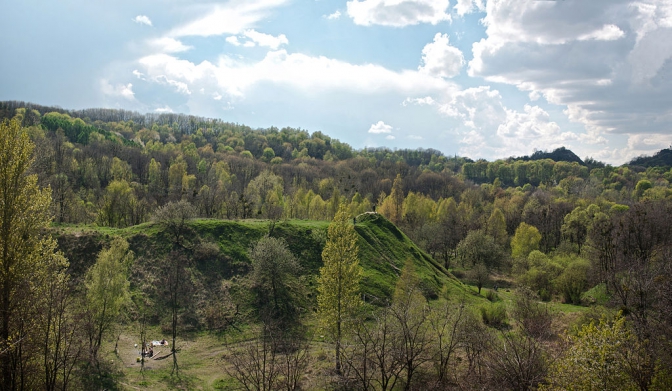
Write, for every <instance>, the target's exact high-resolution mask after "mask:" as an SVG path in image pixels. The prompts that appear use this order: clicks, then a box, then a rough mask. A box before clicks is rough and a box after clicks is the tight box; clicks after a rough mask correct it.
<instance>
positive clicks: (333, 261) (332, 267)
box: [317, 204, 362, 373]
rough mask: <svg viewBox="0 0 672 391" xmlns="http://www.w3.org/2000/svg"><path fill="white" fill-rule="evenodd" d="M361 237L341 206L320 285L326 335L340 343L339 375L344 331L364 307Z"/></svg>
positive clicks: (331, 229)
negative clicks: (354, 315)
mask: <svg viewBox="0 0 672 391" xmlns="http://www.w3.org/2000/svg"><path fill="white" fill-rule="evenodd" d="M358 253H359V247H358V246H357V233H356V232H355V228H354V226H353V225H352V223H351V220H350V216H349V215H348V213H347V208H346V206H345V204H343V205H341V207H340V208H339V209H338V212H337V213H336V216H335V217H334V220H333V221H332V223H331V224H330V225H329V229H328V233H327V243H326V245H325V246H324V251H322V261H323V262H324V266H322V267H321V268H320V275H319V276H318V279H317V282H318V286H317V290H318V296H317V306H318V309H317V311H318V316H319V318H320V321H321V323H322V326H323V327H324V329H325V331H326V332H327V333H328V334H329V336H330V337H331V338H332V339H333V340H334V342H335V343H336V371H337V372H339V373H340V371H341V351H340V350H341V341H342V338H343V333H344V331H345V330H344V328H345V326H346V325H348V323H349V320H350V318H351V316H352V315H353V314H354V313H355V311H356V310H357V309H358V308H359V307H360V305H361V303H362V301H361V299H360V297H359V281H360V280H361V276H362V268H361V267H360V266H359V254H358Z"/></svg>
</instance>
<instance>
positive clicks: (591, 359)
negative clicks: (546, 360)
mask: <svg viewBox="0 0 672 391" xmlns="http://www.w3.org/2000/svg"><path fill="white" fill-rule="evenodd" d="M633 339H634V336H633V334H632V333H631V332H630V330H628V327H627V325H626V324H625V318H624V317H619V318H618V319H616V320H615V321H613V322H609V321H607V320H604V319H602V320H601V321H600V323H599V324H595V323H593V322H591V323H590V324H588V325H584V326H583V327H582V328H581V330H580V331H579V332H578V333H577V335H575V336H572V335H567V336H566V337H565V340H566V341H567V343H568V344H569V349H568V350H567V351H566V352H565V354H564V356H563V357H562V358H561V359H559V360H558V361H557V362H555V363H554V365H552V366H551V370H550V373H549V376H548V379H547V380H548V382H549V385H548V387H545V388H544V389H545V390H549V391H551V390H568V389H570V390H634V389H636V388H637V387H636V385H635V384H634V382H633V381H632V380H631V379H630V378H629V376H628V373H627V368H628V365H629V364H628V355H627V349H626V347H627V346H628V345H629V344H631V343H632V342H633Z"/></svg>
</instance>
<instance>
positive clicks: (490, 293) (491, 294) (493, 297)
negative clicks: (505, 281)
mask: <svg viewBox="0 0 672 391" xmlns="http://www.w3.org/2000/svg"><path fill="white" fill-rule="evenodd" d="M485 298H486V299H488V301H489V302H491V303H494V302H496V301H500V300H501V299H500V298H499V295H498V294H497V292H495V291H494V289H488V290H486V291H485Z"/></svg>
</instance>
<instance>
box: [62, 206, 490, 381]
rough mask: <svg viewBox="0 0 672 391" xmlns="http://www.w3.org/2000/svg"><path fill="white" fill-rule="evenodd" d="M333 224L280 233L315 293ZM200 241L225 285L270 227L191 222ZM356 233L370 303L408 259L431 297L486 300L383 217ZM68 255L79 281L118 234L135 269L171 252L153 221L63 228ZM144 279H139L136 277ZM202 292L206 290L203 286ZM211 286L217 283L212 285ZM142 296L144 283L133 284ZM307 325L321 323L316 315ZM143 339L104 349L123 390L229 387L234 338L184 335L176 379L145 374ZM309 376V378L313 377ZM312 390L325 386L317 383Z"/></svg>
mask: <svg viewBox="0 0 672 391" xmlns="http://www.w3.org/2000/svg"><path fill="white" fill-rule="evenodd" d="M328 225H329V223H328V222H324V221H305V220H291V221H286V222H281V223H278V224H277V225H276V227H275V229H274V232H273V235H274V236H278V237H283V238H285V240H286V241H287V243H288V245H289V248H290V250H291V251H292V252H293V253H294V254H295V255H296V256H297V257H298V258H299V259H300V261H301V264H302V266H303V269H304V272H305V274H307V275H308V276H309V278H308V279H307V281H308V283H309V284H311V286H312V287H313V288H314V278H310V276H312V277H314V276H316V275H317V274H318V273H319V267H320V266H321V264H322V261H321V252H322V248H323V246H324V240H325V238H326V229H327V227H328ZM191 227H192V228H193V230H194V232H195V235H197V236H198V237H199V238H200V240H201V241H206V242H211V243H216V244H217V245H218V247H219V250H220V251H219V252H220V254H219V255H218V256H217V257H216V258H213V259H208V260H201V261H198V262H197V263H196V267H197V268H198V269H199V271H200V274H199V275H200V276H203V278H204V279H206V278H209V279H211V280H218V279H221V278H231V277H232V276H233V275H235V274H237V273H245V272H246V271H247V270H249V258H248V255H247V252H248V249H249V247H250V245H252V244H253V243H254V242H256V241H257V240H259V238H261V237H262V236H264V235H266V234H267V233H268V222H267V221H260V220H245V221H224V220H196V221H193V222H192V223H191ZM355 229H356V231H357V233H358V234H359V243H358V244H359V248H360V263H361V265H362V267H363V269H364V280H363V283H362V291H363V293H364V294H365V295H366V298H367V300H370V299H371V298H374V297H378V298H382V297H389V295H391V294H392V292H393V291H394V286H395V284H396V281H397V277H398V275H399V273H400V271H401V270H400V269H401V268H402V267H403V265H404V263H405V261H406V260H407V259H409V258H410V259H412V260H413V262H414V264H415V266H416V272H417V273H418V275H419V277H420V279H421V281H422V286H423V290H424V291H425V293H426V294H427V295H428V296H432V297H436V296H444V295H447V296H448V297H450V298H452V299H455V300H462V301H466V302H468V303H473V304H478V303H484V302H486V300H485V299H483V298H481V297H479V296H478V295H476V293H475V292H473V291H472V290H471V289H470V287H468V286H466V285H463V284H462V283H461V282H459V281H458V280H457V279H455V278H454V277H453V276H452V275H451V274H450V273H448V272H447V271H446V270H445V269H444V268H443V267H442V266H441V265H440V264H438V263H437V262H436V261H434V260H433V259H432V258H431V257H429V256H428V255H427V254H426V253H424V252H423V251H421V250H420V249H419V248H418V247H417V246H416V245H415V244H414V243H413V242H412V241H411V240H410V239H409V238H408V237H407V236H406V235H404V234H403V233H402V232H401V231H399V230H398V229H397V228H396V227H395V226H394V225H393V224H392V223H390V222H389V221H387V220H386V219H385V218H383V217H382V216H380V215H373V214H371V215H362V216H359V218H358V221H357V224H356V225H355ZM53 233H54V235H55V236H56V237H57V239H58V241H59V245H60V248H61V250H62V251H63V252H64V254H65V255H66V256H67V257H68V258H69V259H70V262H71V272H72V273H73V274H74V278H78V277H79V276H81V275H82V273H83V272H84V271H85V270H86V268H87V267H89V266H90V265H91V264H92V263H93V262H94V261H95V254H97V252H98V251H100V250H101V249H102V248H103V247H104V246H105V245H106V244H107V243H109V241H111V239H112V237H113V236H116V235H119V236H122V237H125V238H126V239H127V240H128V241H129V243H130V245H131V249H132V250H133V251H134V252H135V253H136V265H135V266H136V267H137V268H138V269H139V270H141V271H142V270H143V269H149V265H150V264H151V263H152V262H155V261H156V260H157V259H160V257H162V256H165V255H166V253H167V251H168V250H167V249H168V248H169V245H168V241H167V238H166V237H165V236H164V235H163V234H162V233H161V230H160V229H159V227H158V226H157V225H155V224H151V223H147V224H142V225H139V226H135V227H130V228H125V229H110V228H99V227H91V226H59V227H54V228H53ZM136 280H137V279H136ZM203 286H207V284H204V285H203ZM210 286H212V285H210ZM132 289H135V290H137V289H138V288H137V285H132ZM306 320H307V322H308V324H314V323H315V322H314V319H312V317H311V316H310V315H309V316H308V318H307V319H306ZM162 326H165V325H163V324H155V325H154V326H151V327H150V329H151V331H150V333H149V334H150V338H157V339H158V338H161V337H162V336H164V335H165V330H162ZM138 340H139V334H138V331H137V330H136V328H135V327H134V326H133V325H128V326H125V327H124V328H123V331H122V332H121V335H120V340H119V354H118V355H115V354H114V353H112V346H113V345H114V342H113V341H110V342H109V343H108V344H107V345H106V347H107V348H105V346H104V352H103V356H104V357H105V358H106V360H109V361H108V362H109V363H110V365H111V367H112V368H114V370H113V373H115V375H114V377H115V378H116V379H117V381H118V382H117V384H118V385H120V386H121V387H120V388H121V389H138V388H142V389H150V390H163V389H201V390H213V389H228V387H227V384H228V383H227V382H228V380H227V375H226V374H225V373H224V371H223V369H222V368H223V365H225V363H224V362H223V360H222V358H221V357H222V354H223V353H224V351H225V348H224V344H225V343H226V340H227V336H226V335H221V334H215V333H207V332H191V333H186V334H183V335H181V336H180V338H179V339H178V349H180V354H179V356H178V357H179V360H180V368H181V374H182V376H181V378H180V379H176V378H174V377H171V376H170V368H171V360H170V359H167V360H163V361H150V362H148V369H149V370H148V371H147V372H145V374H141V373H140V365H139V364H138V363H136V362H135V358H136V357H137V355H138V353H137V349H135V348H134V347H133V345H134V344H135V343H138ZM320 341H321V340H320V339H319V338H318V339H317V340H315V341H314V344H313V348H312V349H311V350H312V352H311V355H312V356H313V357H314V358H315V362H314V363H313V365H312V366H311V368H312V369H311V371H320V370H322V369H321V368H322V367H325V368H326V367H330V365H331V361H330V357H331V354H332V352H331V350H330V347H329V346H327V345H325V344H324V343H323V342H320ZM309 377H310V376H309ZM310 388H311V389H315V388H317V389H320V388H323V387H320V386H317V385H314V386H311V387H310Z"/></svg>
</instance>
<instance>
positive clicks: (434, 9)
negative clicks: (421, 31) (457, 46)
mask: <svg viewBox="0 0 672 391" xmlns="http://www.w3.org/2000/svg"><path fill="white" fill-rule="evenodd" d="M448 5H449V1H448V0H361V1H360V0H351V1H348V2H347V4H346V6H347V12H348V16H350V17H351V18H352V20H353V22H354V23H355V24H358V25H362V26H370V25H382V26H392V27H404V26H408V25H416V24H420V23H431V24H434V25H435V24H438V23H440V22H446V21H450V20H451V18H450V14H449V13H447V12H446V10H447V8H448Z"/></svg>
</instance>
